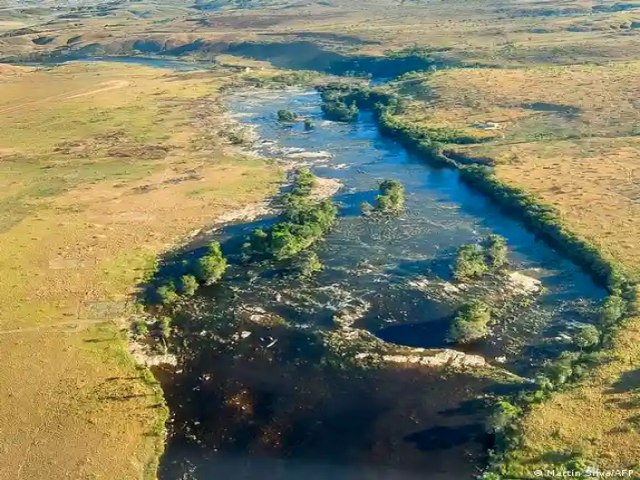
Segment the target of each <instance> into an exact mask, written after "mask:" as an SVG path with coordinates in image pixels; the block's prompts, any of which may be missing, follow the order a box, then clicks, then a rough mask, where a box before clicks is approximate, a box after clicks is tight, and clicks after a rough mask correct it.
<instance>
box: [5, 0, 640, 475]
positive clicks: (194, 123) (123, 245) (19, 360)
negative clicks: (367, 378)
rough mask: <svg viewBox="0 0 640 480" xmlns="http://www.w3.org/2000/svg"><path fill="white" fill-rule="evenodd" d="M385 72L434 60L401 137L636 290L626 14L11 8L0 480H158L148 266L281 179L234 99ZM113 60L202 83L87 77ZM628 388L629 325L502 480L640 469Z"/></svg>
mask: <svg viewBox="0 0 640 480" xmlns="http://www.w3.org/2000/svg"><path fill="white" fill-rule="evenodd" d="M399 52H405V53H406V52H418V53H419V54H420V55H421V56H423V57H427V58H429V59H430V60H432V61H433V67H432V68H429V69H422V68H420V69H418V70H420V71H417V72H410V71H408V72H406V73H405V74H404V75H403V76H400V77H399V78H397V79H393V80H391V81H390V82H389V83H388V84H387V85H386V86H384V87H383V88H386V89H388V90H389V91H393V92H394V93H397V94H399V95H401V96H402V98H403V99H404V100H405V102H404V104H403V109H402V112H400V113H399V114H398V116H399V117H400V118H401V119H402V120H403V121H406V122H409V123H412V124H415V125H420V126H423V127H425V128H428V129H435V130H450V131H456V132H462V133H464V134H465V135H470V136H472V137H474V138H475V140H476V141H475V142H473V143H471V144H464V145H462V144H445V145H443V148H444V151H445V153H446V154H447V155H450V156H452V157H454V158H463V159H468V160H470V161H477V160H480V161H481V162H482V163H485V164H489V165H492V166H493V168H495V172H496V175H497V178H499V179H500V180H501V181H503V182H504V183H506V184H508V185H512V186H517V187H521V188H523V189H524V190H526V191H527V192H530V193H532V194H534V195H535V196H536V197H537V198H539V199H540V200H541V201H542V202H543V203H545V204H548V205H552V206H553V207H554V208H556V209H557V211H558V212H560V215H561V217H562V219H563V221H564V222H565V224H566V226H567V227H568V228H569V229H570V230H571V231H573V232H575V233H576V234H577V235H578V236H580V237H581V238H584V239H586V240H588V241H589V242H591V243H593V244H595V245H596V246H597V247H598V248H599V250H600V251H601V252H602V253H603V255H604V256H605V257H607V258H610V259H612V260H613V261H615V262H617V263H618V264H620V265H621V266H622V268H623V269H624V271H625V273H626V274H627V275H628V276H629V278H631V279H632V281H633V282H638V281H640V253H639V252H640V248H639V247H640V100H639V99H638V95H637V93H638V91H639V90H640V3H637V2H616V1H611V0H602V1H598V0H570V1H566V2H564V1H563V2H560V1H557V0H549V1H542V2H540V1H527V0H519V1H515V2H513V1H500V0H487V1H481V0H472V1H458V0H448V1H444V2H442V1H431V0H406V1H395V0H393V1H392V0H360V1H342V0H330V1H310V2H298V1H276V0H274V1H268V0H264V1H258V0H253V1H251V0H247V1H223V0H212V1H194V2H180V1H174V0H144V1H141V2H129V1H124V0H118V1H110V2H102V1H98V0H95V1H86V2H54V1H50V2H35V1H34V2H29V1H26V2H17V1H12V0H8V1H5V2H3V3H2V4H0V61H2V62H4V63H0V220H1V221H0V360H1V362H0V388H1V390H2V399H1V402H0V478H7V479H9V478H16V479H36V478H42V477H43V472H46V474H47V476H48V477H49V478H55V479H58V478H60V479H62V478H69V479H80V478H87V479H89V478H96V479H97V478H100V479H136V478H143V477H144V478H155V475H156V467H157V463H158V458H159V455H160V454H161V452H162V449H163V445H164V427H163V422H164V421H165V419H166V414H167V412H166V407H165V404H164V401H163V398H162V391H161V390H160V388H159V386H158V383H157V382H156V381H155V379H153V377H152V375H151V374H150V373H149V372H148V371H147V370H146V369H145V368H144V367H141V366H137V365H135V364H134V362H133V360H132V358H131V356H130V354H129V352H128V346H127V342H128V335H127V332H128V324H129V320H130V318H131V315H132V313H133V309H134V306H133V302H132V295H133V294H134V293H135V291H136V286H137V285H138V284H139V283H140V282H141V281H142V280H143V279H144V278H145V276H146V275H148V274H149V272H151V271H152V270H153V266H154V264H155V263H156V262H157V257H158V255H160V254H162V253H163V252H166V251H169V250H170V249H172V248H174V247H175V246H176V245H179V244H181V243H183V242H184V241H185V240H186V239H188V238H189V235H190V234H193V232H195V231H198V230H199V229H201V228H205V227H207V226H209V225H211V224H212V223H215V221H216V219H217V218H219V217H220V216H221V215H223V214H225V213H226V214H228V213H229V212H233V211H234V210H236V209H239V208H242V207H246V206H247V205H252V204H255V203H256V202H259V201H261V200H263V199H264V198H266V197H268V196H269V195H272V194H273V193H274V192H275V191H276V190H277V186H278V184H279V182H280V181H281V180H282V175H281V172H280V171H279V169H278V167H277V166H275V165H274V164H272V163H270V162H266V161H263V160H261V159H257V158H253V157H246V156H245V155H244V154H243V153H242V152H241V151H240V150H238V149H237V148H235V147H234V146H233V145H231V143H233V142H234V138H233V137H230V136H229V132H230V131H233V129H234V128H236V127H235V125H234V123H233V122H232V121H230V120H229V119H228V117H227V116H226V115H225V112H224V108H223V106H222V100H223V99H224V96H225V95H226V92H227V91H228V89H232V88H234V87H236V86H241V85H248V84H252V83H257V82H258V81H260V82H262V83H264V81H265V79H267V80H266V81H268V80H269V79H273V78H274V77H276V78H278V77H277V76H278V75H280V74H281V70H282V69H287V72H286V75H292V73H291V71H292V70H295V71H298V73H297V75H298V77H295V75H294V77H295V78H298V79H300V78H302V77H304V75H308V77H305V80H304V81H305V82H307V83H308V81H309V80H308V78H314V76H315V75H319V73H318V72H320V74H334V73H337V74H344V73H350V74H351V73H353V72H351V71H350V70H354V71H355V73H367V72H366V68H365V67H363V66H366V65H369V63H370V62H375V59H380V58H388V57H391V58H393V57H394V55H396V56H397V55H398V54H399ZM110 56H119V57H121V56H151V57H154V58H160V59H162V60H169V61H171V60H179V61H180V62H183V63H184V64H186V65H187V66H188V65H189V64H190V63H191V64H195V63H194V62H196V61H199V62H206V63H207V64H210V66H211V68H210V69H206V70H205V69H202V68H195V67H194V68H186V69H185V70H184V71H176V70H173V69H171V67H168V68H166V69H158V68H150V67H146V66H144V65H139V64H128V63H124V62H117V63H115V62H102V61H93V62H89V61H87V60H91V59H95V58H96V57H107V58H106V59H108V57H110ZM67 61H71V62H70V63H62V62H67ZM336 65H339V66H340V70H338V69H337V67H336ZM345 65H347V66H346V67H345ZM359 68H362V69H364V70H365V71H364V72H358V69H359ZM310 70H316V72H314V73H306V72H308V71H310ZM406 70H411V69H410V68H407V69H406ZM302 71H304V72H305V73H304V74H302V73H300V72H302ZM398 73H403V72H398ZM294 77H292V78H294ZM278 81H281V79H280V80H278ZM295 82H296V80H293V81H292V82H291V83H295ZM236 140H237V138H236ZM639 366H640V318H637V317H630V318H628V319H626V321H625V324H624V325H623V327H622V328H620V329H619V331H618V333H617V337H616V338H615V340H614V341H613V343H612V345H611V347H610V349H609V350H608V351H607V352H606V361H604V362H602V364H601V365H600V366H598V367H596V368H594V369H593V370H592V371H591V372H590V374H589V375H588V376H587V377H586V379H584V380H582V381H581V382H579V383H578V384H577V385H572V386H570V387H567V388H566V389H564V390H563V391H561V392H558V393H555V394H553V395H552V396H551V397H550V398H549V399H547V400H545V401H544V402H542V403H541V404H538V405H535V406H533V407H532V408H531V409H530V410H528V411H527V412H526V413H525V414H524V416H523V417H522V419H521V420H520V421H521V431H522V439H523V441H522V443H521V444H520V445H515V446H513V448H511V449H510V450H509V452H508V455H507V460H506V465H507V466H506V467H505V470H504V471H505V472H506V473H505V474H504V477H503V478H505V479H512V478H514V479H515V478H536V477H535V476H534V474H533V472H534V471H535V470H536V469H538V468H547V467H554V466H559V465H566V464H567V462H569V461H572V460H574V459H575V458H578V457H579V458H580V459H586V460H589V461H591V462H594V463H596V464H597V465H598V466H599V467H601V468H608V469H615V468H633V467H634V466H635V467H636V468H640V464H639V463H638V462H639V459H640V443H639V442H638V431H639V429H640V423H639V421H638V418H639V417H640V397H639V393H638V392H639V391H640V390H639V389H640V377H639V375H638V372H639V370H638V369H639ZM491 478H492V477H491ZM537 478H540V477H537Z"/></svg>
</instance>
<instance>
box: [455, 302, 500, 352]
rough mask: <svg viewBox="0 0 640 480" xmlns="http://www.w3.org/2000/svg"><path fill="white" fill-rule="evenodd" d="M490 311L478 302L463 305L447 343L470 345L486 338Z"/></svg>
mask: <svg viewBox="0 0 640 480" xmlns="http://www.w3.org/2000/svg"><path fill="white" fill-rule="evenodd" d="M490 321H491V309H490V308H489V306H488V305H486V304H485V303H483V302H480V301H478V300H476V301H472V302H470V303H467V304H465V305H463V306H462V307H461V308H460V309H459V310H458V313H457V315H456V316H455V318H454V319H453V323H452V325H451V328H450V329H449V337H448V338H449V341H451V342H456V343H470V342H473V341H475V340H479V339H481V338H483V337H486V336H487V335H488V334H489V322H490Z"/></svg>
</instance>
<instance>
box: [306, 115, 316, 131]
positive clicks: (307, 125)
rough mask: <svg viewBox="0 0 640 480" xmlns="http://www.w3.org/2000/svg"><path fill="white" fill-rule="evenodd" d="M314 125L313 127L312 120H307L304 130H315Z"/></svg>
mask: <svg viewBox="0 0 640 480" xmlns="http://www.w3.org/2000/svg"><path fill="white" fill-rule="evenodd" d="M313 128H314V125H313V121H312V120H311V119H310V118H307V119H306V120H305V121H304V129H305V130H307V131H309V130H313Z"/></svg>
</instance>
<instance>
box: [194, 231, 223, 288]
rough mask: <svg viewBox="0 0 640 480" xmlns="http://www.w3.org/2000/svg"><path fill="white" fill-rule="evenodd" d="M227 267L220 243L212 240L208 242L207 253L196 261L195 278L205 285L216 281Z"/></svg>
mask: <svg viewBox="0 0 640 480" xmlns="http://www.w3.org/2000/svg"><path fill="white" fill-rule="evenodd" d="M226 269H227V260H226V258H224V256H223V255H222V249H221V248H220V243H218V242H216V241H213V242H211V243H210V244H209V248H208V249H207V253H206V254H205V255H204V256H202V257H200V258H199V259H198V261H197V263H196V268H195V274H196V278H197V279H198V280H200V281H201V282H204V283H205V284H206V285H211V284H213V283H215V282H217V281H218V280H219V279H220V277H222V275H223V274H224V272H225V270H226Z"/></svg>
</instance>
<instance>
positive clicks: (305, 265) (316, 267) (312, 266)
mask: <svg viewBox="0 0 640 480" xmlns="http://www.w3.org/2000/svg"><path fill="white" fill-rule="evenodd" d="M323 269H324V265H322V262H321V261H320V259H319V258H318V254H317V253H316V252H309V253H307V254H303V255H301V256H300V258H299V259H298V261H297V265H296V270H297V271H298V273H299V274H300V276H302V277H311V276H312V275H313V274H314V273H316V272H320V271H322V270H323Z"/></svg>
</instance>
